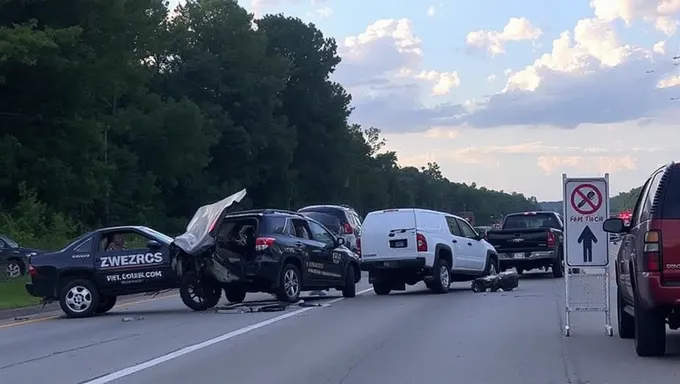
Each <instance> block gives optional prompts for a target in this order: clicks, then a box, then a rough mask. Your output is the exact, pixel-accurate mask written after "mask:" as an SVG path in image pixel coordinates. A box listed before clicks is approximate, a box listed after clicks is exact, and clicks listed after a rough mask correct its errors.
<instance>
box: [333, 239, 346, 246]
mask: <svg viewBox="0 0 680 384" xmlns="http://www.w3.org/2000/svg"><path fill="white" fill-rule="evenodd" d="M335 244H336V245H337V246H338V247H339V246H342V245H345V244H347V241H345V238H344V237H336V238H335Z"/></svg>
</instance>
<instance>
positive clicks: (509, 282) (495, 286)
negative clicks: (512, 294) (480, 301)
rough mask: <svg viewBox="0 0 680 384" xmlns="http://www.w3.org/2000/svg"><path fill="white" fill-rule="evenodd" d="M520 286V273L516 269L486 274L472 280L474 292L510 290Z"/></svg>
mask: <svg viewBox="0 0 680 384" xmlns="http://www.w3.org/2000/svg"><path fill="white" fill-rule="evenodd" d="M518 286H519V274H517V272H514V271H508V272H502V273H499V274H497V275H491V276H484V277H479V278H477V279H474V280H473V281H472V287H471V288H472V291H473V292H484V293H486V292H498V291H501V292H509V291H512V290H513V289H515V288H517V287H518Z"/></svg>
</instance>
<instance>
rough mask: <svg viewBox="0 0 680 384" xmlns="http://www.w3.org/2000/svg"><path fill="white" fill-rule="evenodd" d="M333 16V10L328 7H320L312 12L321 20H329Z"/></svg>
mask: <svg viewBox="0 0 680 384" xmlns="http://www.w3.org/2000/svg"><path fill="white" fill-rule="evenodd" d="M332 14H333V9H331V8H330V7H322V8H317V9H315V10H314V15H315V16H316V17H318V18H321V19H326V18H329V17H330V16H331V15H332Z"/></svg>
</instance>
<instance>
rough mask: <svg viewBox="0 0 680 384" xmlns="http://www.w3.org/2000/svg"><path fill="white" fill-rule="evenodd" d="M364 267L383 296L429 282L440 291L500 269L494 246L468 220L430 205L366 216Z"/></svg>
mask: <svg viewBox="0 0 680 384" xmlns="http://www.w3.org/2000/svg"><path fill="white" fill-rule="evenodd" d="M361 251H362V252H361V253H362V257H363V261H362V263H361V269H362V270H364V271H368V272H369V282H370V283H371V284H373V290H374V291H375V293H376V294H377V295H387V294H389V293H390V291H392V290H399V291H403V290H406V284H409V285H415V284H417V283H418V282H419V281H425V285H427V287H428V288H430V289H432V290H433V291H435V292H437V293H446V292H448V291H449V286H450V285H451V281H470V280H473V279H475V278H477V277H480V276H486V275H489V274H496V273H497V272H498V254H497V253H496V250H495V249H494V247H493V246H492V245H491V244H489V243H487V242H486V240H484V238H483V237H482V236H480V235H479V234H477V232H475V230H474V229H472V226H470V224H469V223H468V222H467V221H465V219H463V218H461V217H458V216H455V215H451V214H448V213H444V212H437V211H430V210H427V209H414V208H405V209H404V208H402V209H386V210H381V211H375V212H371V213H369V214H368V215H366V218H365V219H364V222H363V223H362V228H361Z"/></svg>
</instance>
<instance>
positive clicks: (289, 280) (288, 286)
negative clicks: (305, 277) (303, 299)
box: [283, 269, 300, 298]
mask: <svg viewBox="0 0 680 384" xmlns="http://www.w3.org/2000/svg"><path fill="white" fill-rule="evenodd" d="M283 288H284V290H285V292H286V295H287V296H288V297H290V298H293V297H296V296H297V294H298V292H299V290H300V279H299V278H298V275H297V273H295V271H294V270H292V269H289V270H287V271H286V273H285V274H284V275H283Z"/></svg>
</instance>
